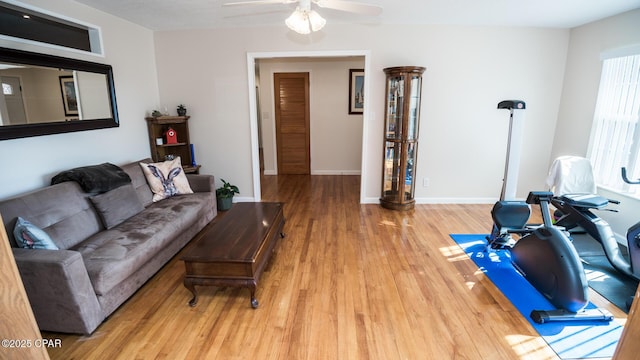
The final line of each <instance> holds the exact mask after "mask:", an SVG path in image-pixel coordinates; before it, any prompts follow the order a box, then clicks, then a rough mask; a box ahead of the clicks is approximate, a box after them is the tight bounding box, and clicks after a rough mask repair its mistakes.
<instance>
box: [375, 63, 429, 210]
mask: <svg viewBox="0 0 640 360" xmlns="http://www.w3.org/2000/svg"><path fill="white" fill-rule="evenodd" d="M424 70H425V68H423V67H412V66H405V67H394V68H387V69H384V71H385V73H386V74H387V85H386V91H387V95H386V98H387V100H386V104H385V105H386V106H385V111H386V113H385V131H384V155H383V165H382V169H383V170H382V196H381V197H380V204H381V205H382V206H383V207H385V208H389V209H394V210H409V209H412V208H413V206H414V203H415V200H414V194H415V183H416V179H415V171H416V170H415V166H416V162H417V154H418V125H419V123H420V92H421V87H422V73H423V72H424Z"/></svg>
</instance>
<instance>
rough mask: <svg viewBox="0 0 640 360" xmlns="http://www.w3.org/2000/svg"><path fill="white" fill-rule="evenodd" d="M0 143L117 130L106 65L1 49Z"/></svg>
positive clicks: (109, 73) (111, 81) (112, 93)
mask: <svg viewBox="0 0 640 360" xmlns="http://www.w3.org/2000/svg"><path fill="white" fill-rule="evenodd" d="M0 83H1V84H2V92H0V95H2V96H0V140H6V139H16V138H23V137H29V136H39V135H50V134H60V133H66V132H72V131H84V130H94V129H104V128H109V127H117V126H118V125H119V122H118V111H117V105H116V94H115V88H114V83H113V71H112V68H111V66H110V65H105V64H98V63H93V62H88V61H83V60H77V59H69V58H64V57H59V56H53V55H45V54H38V53H32V52H27V51H22V50H15V49H8V48H0Z"/></svg>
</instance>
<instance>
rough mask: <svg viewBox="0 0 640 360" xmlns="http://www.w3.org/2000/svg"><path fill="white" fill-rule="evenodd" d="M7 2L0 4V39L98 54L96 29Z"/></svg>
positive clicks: (5, 0)
mask: <svg viewBox="0 0 640 360" xmlns="http://www.w3.org/2000/svg"><path fill="white" fill-rule="evenodd" d="M10 2H14V1H9V0H4V1H2V2H0V37H6V38H8V39H11V40H18V41H23V42H36V43H38V44H47V45H52V46H60V47H63V48H65V49H73V50H79V51H85V52H90V53H95V54H101V53H102V49H101V44H100V33H99V32H100V30H99V29H98V28H97V27H95V26H92V25H88V24H82V23H80V22H79V21H76V20H72V19H68V18H65V17H63V16H61V15H56V14H53V13H50V12H47V11H45V10H40V9H37V8H34V7H30V6H28V5H22V6H19V5H17V4H12V3H10Z"/></svg>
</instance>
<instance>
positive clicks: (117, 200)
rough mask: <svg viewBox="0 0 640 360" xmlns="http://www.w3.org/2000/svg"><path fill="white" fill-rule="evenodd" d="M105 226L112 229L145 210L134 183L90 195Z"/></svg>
mask: <svg viewBox="0 0 640 360" xmlns="http://www.w3.org/2000/svg"><path fill="white" fill-rule="evenodd" d="M89 199H91V202H92V203H93V206H95V208H96V210H98V214H100V218H101V219H102V223H103V224H104V227H105V228H107V229H111V228H112V227H114V226H117V225H119V224H121V223H122V222H123V221H125V220H127V219H128V218H130V217H132V216H133V215H136V214H137V213H139V212H140V211H142V210H144V206H142V203H141V202H140V199H139V198H138V194H136V190H135V189H134V187H133V185H131V184H129V185H125V186H121V187H119V188H115V189H113V190H111V191H108V192H106V193H103V194H100V195H95V196H92V197H90V198H89Z"/></svg>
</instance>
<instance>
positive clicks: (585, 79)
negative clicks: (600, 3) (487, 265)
mask: <svg viewBox="0 0 640 360" xmlns="http://www.w3.org/2000/svg"><path fill="white" fill-rule="evenodd" d="M637 44H640V10H634V11H630V12H627V13H624V14H621V15H618V16H613V17H610V18H607V19H604V20H601V21H597V22H593V23H590V24H587V25H584V26H580V27H577V28H574V29H572V30H571V41H570V43H569V52H568V55H567V70H566V73H565V78H564V89H563V91H562V101H561V104H560V112H559V116H558V126H557V127H556V133H555V139H554V141H553V150H552V152H551V159H550V161H551V160H552V159H555V158H556V157H558V156H562V155H577V156H586V155H587V150H588V146H589V136H590V133H591V126H592V123H593V113H594V110H595V104H596V99H597V97H598V87H599V85H600V74H601V70H602V62H601V61H600V54H601V53H602V52H605V51H608V50H612V49H617V48H621V47H625V46H629V45H637ZM601 194H602V195H603V196H606V197H608V198H613V199H617V200H620V201H621V202H622V204H621V205H619V206H612V208H615V209H618V210H620V212H618V213H610V212H598V215H599V216H601V217H602V218H604V219H605V220H606V221H607V222H609V223H610V224H611V225H612V228H613V229H614V231H615V232H616V233H617V234H618V236H619V237H624V236H625V234H626V231H627V229H628V228H629V227H630V226H631V225H632V224H635V223H636V222H638V221H639V220H640V219H639V217H638V209H639V208H640V201H639V200H637V199H632V198H630V197H627V196H621V195H619V194H616V193H613V192H610V191H606V190H601Z"/></svg>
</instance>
